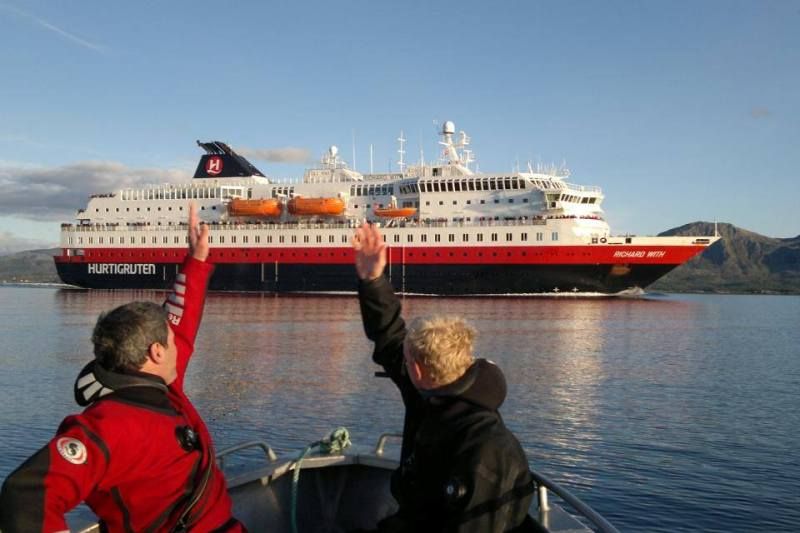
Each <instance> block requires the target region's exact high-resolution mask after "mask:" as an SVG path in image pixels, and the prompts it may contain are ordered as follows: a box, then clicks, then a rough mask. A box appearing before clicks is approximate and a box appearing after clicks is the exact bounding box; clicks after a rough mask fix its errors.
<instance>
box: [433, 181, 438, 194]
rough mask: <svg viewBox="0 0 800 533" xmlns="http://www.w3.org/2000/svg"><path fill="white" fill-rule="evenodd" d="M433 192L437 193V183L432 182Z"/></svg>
mask: <svg viewBox="0 0 800 533" xmlns="http://www.w3.org/2000/svg"><path fill="white" fill-rule="evenodd" d="M433 192H439V182H438V181H437V182H434V184H433Z"/></svg>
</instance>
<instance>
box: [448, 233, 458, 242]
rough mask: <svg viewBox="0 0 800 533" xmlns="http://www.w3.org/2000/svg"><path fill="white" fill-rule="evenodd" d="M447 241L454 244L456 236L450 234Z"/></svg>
mask: <svg viewBox="0 0 800 533" xmlns="http://www.w3.org/2000/svg"><path fill="white" fill-rule="evenodd" d="M447 240H448V241H450V242H456V236H455V235H453V234H452V233H451V234H450V235H448V236H447Z"/></svg>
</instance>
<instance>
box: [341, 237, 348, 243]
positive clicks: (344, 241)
mask: <svg viewBox="0 0 800 533" xmlns="http://www.w3.org/2000/svg"><path fill="white" fill-rule="evenodd" d="M348 241H349V239H348V238H347V235H342V242H343V243H345V244H346V243H347V242H348Z"/></svg>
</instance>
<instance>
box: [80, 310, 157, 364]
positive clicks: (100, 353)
mask: <svg viewBox="0 0 800 533" xmlns="http://www.w3.org/2000/svg"><path fill="white" fill-rule="evenodd" d="M154 342H158V343H160V344H163V345H164V346H166V345H167V312H166V311H165V310H164V309H163V308H162V307H161V306H159V305H156V304H154V303H153V302H131V303H129V304H125V305H121V306H119V307H117V308H116V309H113V310H111V311H109V312H107V313H102V314H101V315H100V316H99V317H98V319H97V324H95V326H94V332H92V344H94V357H95V359H96V360H97V362H98V363H100V364H101V365H102V366H103V368H105V369H106V370H117V371H119V370H138V369H140V368H141V367H142V365H143V364H144V362H145V361H146V360H147V353H148V351H149V349H150V346H151V345H152V344H153V343H154Z"/></svg>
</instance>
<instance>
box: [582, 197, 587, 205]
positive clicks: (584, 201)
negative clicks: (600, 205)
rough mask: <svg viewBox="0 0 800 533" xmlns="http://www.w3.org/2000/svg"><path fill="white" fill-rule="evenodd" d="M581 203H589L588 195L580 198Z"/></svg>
mask: <svg viewBox="0 0 800 533" xmlns="http://www.w3.org/2000/svg"><path fill="white" fill-rule="evenodd" d="M581 203H582V204H588V203H589V198H588V197H584V198H581Z"/></svg>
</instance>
